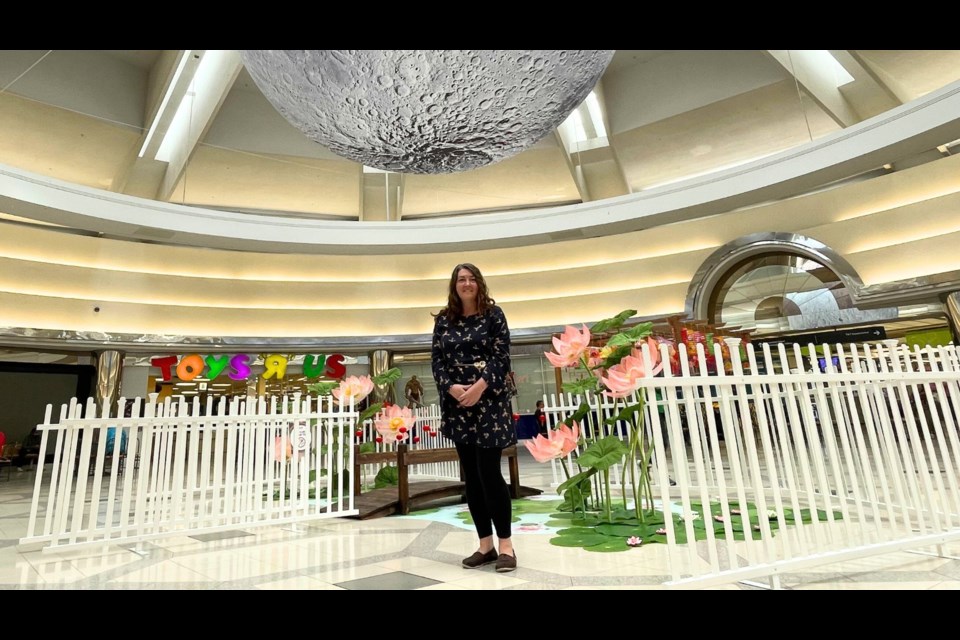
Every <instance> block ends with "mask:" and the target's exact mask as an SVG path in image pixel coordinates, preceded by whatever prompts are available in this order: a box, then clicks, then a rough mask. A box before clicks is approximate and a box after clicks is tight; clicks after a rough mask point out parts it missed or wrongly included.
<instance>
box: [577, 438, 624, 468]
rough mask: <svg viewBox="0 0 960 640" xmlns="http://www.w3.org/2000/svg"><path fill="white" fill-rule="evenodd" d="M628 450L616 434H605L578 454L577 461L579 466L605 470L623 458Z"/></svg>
mask: <svg viewBox="0 0 960 640" xmlns="http://www.w3.org/2000/svg"><path fill="white" fill-rule="evenodd" d="M628 451H629V449H627V445H625V444H624V443H623V442H622V441H621V440H620V438H618V437H617V436H607V437H606V438H604V439H603V440H598V441H597V442H594V443H593V444H591V445H590V447H589V448H588V449H587V450H586V451H584V452H583V453H581V454H580V457H579V458H578V459H577V463H578V464H579V465H580V466H581V467H589V468H591V469H597V470H599V471H605V470H606V469H609V468H610V467H612V466H613V465H615V464H619V463H620V462H621V461H622V460H623V456H624V455H626V453H627V452H628Z"/></svg>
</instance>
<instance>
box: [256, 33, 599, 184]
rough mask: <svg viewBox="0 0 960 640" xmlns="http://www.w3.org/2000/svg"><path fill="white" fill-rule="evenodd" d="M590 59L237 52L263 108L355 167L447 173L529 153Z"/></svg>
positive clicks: (584, 54) (594, 76)
mask: <svg viewBox="0 0 960 640" xmlns="http://www.w3.org/2000/svg"><path fill="white" fill-rule="evenodd" d="M613 53H614V52H613V51H612V50H602V51H601V50H597V51H489V50H488V51H471V50H457V51H450V50H447V51H424V50H420V51H416V50H414V51H344V50H324V51H293V50H288V51H280V50H250V51H241V52H240V56H241V58H242V60H243V63H244V65H245V66H246V68H247V71H249V72H250V75H251V76H252V77H253V80H254V82H256V84H257V86H258V87H259V88H260V90H261V91H262V92H263V94H264V95H265V96H266V98H267V100H269V101H270V103H271V104H273V106H274V107H275V108H276V109H277V110H278V111H279V112H280V113H281V114H283V116H284V117H285V118H286V119H287V120H288V121H289V122H290V123H291V124H293V125H294V126H295V127H296V128H297V129H299V130H300V131H302V132H303V133H304V134H306V135H307V136H308V137H309V138H311V139H313V140H315V141H316V142H319V143H320V144H322V145H323V146H325V147H327V148H329V149H330V150H331V151H333V152H334V153H336V154H338V155H340V156H343V157H345V158H348V159H350V160H354V161H356V162H359V163H361V164H364V165H367V166H371V167H376V168H378V169H383V170H386V171H397V172H404V173H426V174H434V173H454V172H457V171H466V170H468V169H476V168H477V167H482V166H484V165H487V164H490V163H492V162H497V161H500V160H503V159H504V158H509V157H510V156H512V155H515V154H517V153H519V152H521V151H523V150H524V149H527V148H529V147H530V146H532V145H534V144H536V142H537V141H539V140H540V139H541V138H543V137H544V136H546V135H547V134H548V133H550V131H552V130H553V129H555V128H556V127H557V126H558V125H559V124H560V123H561V122H563V120H564V119H565V118H566V117H567V116H568V115H569V114H570V112H571V111H573V110H574V109H575V108H576V107H577V105H579V104H580V103H581V102H582V101H583V100H584V98H586V96H587V94H589V93H590V90H591V89H593V87H594V86H595V85H596V83H597V80H598V79H599V78H600V75H601V74H602V73H603V70H604V69H606V67H607V64H609V62H610V59H611V58H612V57H613Z"/></svg>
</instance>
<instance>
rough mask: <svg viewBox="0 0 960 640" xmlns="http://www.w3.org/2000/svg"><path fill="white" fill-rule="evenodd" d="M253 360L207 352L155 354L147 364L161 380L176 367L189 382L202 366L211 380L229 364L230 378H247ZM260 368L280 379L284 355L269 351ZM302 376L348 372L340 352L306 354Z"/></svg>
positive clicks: (338, 375) (284, 366)
mask: <svg viewBox="0 0 960 640" xmlns="http://www.w3.org/2000/svg"><path fill="white" fill-rule="evenodd" d="M252 360H253V358H251V357H250V355H249V354H246V353H238V354H237V355H234V356H227V355H221V356H213V355H210V356H206V357H203V356H201V355H200V354H198V353H190V354H187V355H185V356H183V357H182V358H180V359H179V360H178V359H177V356H158V357H156V358H151V359H150V364H151V365H153V366H154V367H157V368H159V369H160V375H161V376H162V377H163V379H164V380H170V379H171V378H172V377H173V373H172V372H173V370H176V372H177V377H178V378H180V379H181V380H184V381H187V382H189V381H190V380H193V379H194V378H197V377H199V376H200V374H202V373H203V372H204V368H206V372H207V373H206V376H207V378H209V379H211V380H212V379H214V378H216V377H217V376H219V375H220V374H221V373H223V371H224V370H225V369H227V367H228V366H229V370H228V371H227V376H228V377H229V378H230V379H231V380H246V379H247V378H249V377H250V374H251V373H252V370H251V369H250V367H249V365H248V364H247V363H249V362H250V361H252ZM263 367H264V371H263V373H261V374H260V375H261V377H263V379H264V380H269V379H270V378H272V377H274V376H276V378H277V379H278V380H279V379H281V378H283V377H284V376H285V375H286V373H287V357H286V356H283V355H280V354H277V353H271V354H270V355H268V356H266V357H265V358H264V360H263ZM303 375H304V376H306V377H307V378H319V377H320V376H321V375H326V376H327V377H330V378H342V377H343V376H345V375H347V368H346V367H345V366H344V364H343V355H342V354H339V353H333V354H330V355H329V356H327V355H323V354H319V355H306V356H304V357H303Z"/></svg>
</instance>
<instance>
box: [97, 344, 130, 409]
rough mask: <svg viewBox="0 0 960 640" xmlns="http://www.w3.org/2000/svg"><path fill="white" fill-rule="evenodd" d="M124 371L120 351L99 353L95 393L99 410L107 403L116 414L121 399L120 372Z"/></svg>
mask: <svg viewBox="0 0 960 640" xmlns="http://www.w3.org/2000/svg"><path fill="white" fill-rule="evenodd" d="M122 370H123V354H122V353H121V352H119V351H113V350H111V351H100V352H98V353H97V387H96V389H94V391H93V397H94V400H95V401H96V403H97V408H98V410H99V408H100V407H102V406H103V405H104V403H106V404H107V405H108V406H109V407H111V412H115V411H116V410H117V409H116V405H117V400H118V399H119V398H120V372H121V371H122Z"/></svg>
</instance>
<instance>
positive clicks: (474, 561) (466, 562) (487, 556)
mask: <svg viewBox="0 0 960 640" xmlns="http://www.w3.org/2000/svg"><path fill="white" fill-rule="evenodd" d="M493 562H496V563H497V566H498V567H499V566H500V561H499V558H497V550H496V549H490V551H487V552H486V553H480V552H479V551H474V552H473V555H472V556H470V557H469V558H464V559H463V560H462V561H461V562H460V564H462V565H463V568H464V569H476V568H477V567H482V566H483V565H485V564H490V563H493Z"/></svg>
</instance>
